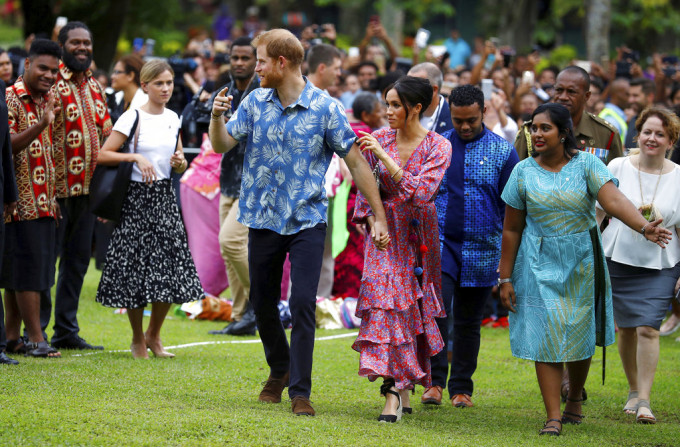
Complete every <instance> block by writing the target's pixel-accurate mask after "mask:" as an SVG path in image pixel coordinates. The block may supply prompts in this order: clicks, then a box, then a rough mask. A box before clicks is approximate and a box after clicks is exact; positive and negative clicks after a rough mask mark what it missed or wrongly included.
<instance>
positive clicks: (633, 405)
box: [597, 107, 680, 424]
mask: <svg viewBox="0 0 680 447" xmlns="http://www.w3.org/2000/svg"><path fill="white" fill-rule="evenodd" d="M635 128H636V129H637V131H638V143H639V146H640V150H639V152H638V151H632V152H631V154H632V155H629V156H628V157H623V158H616V159H614V160H612V162H611V163H610V164H609V166H608V167H609V170H610V171H611V172H612V174H613V175H614V176H615V177H617V178H618V179H619V182H620V186H619V189H620V190H621V192H622V193H623V194H624V195H625V196H626V197H628V199H630V200H631V201H632V202H633V203H634V204H635V205H636V206H637V207H638V209H639V211H640V212H641V213H642V215H643V216H644V217H645V218H646V219H647V220H648V221H650V222H651V221H654V220H657V219H663V223H662V224H661V226H664V227H666V228H667V229H669V230H671V232H673V233H674V234H673V239H672V240H671V241H670V242H669V243H668V245H667V246H666V248H665V249H662V248H661V247H659V246H656V245H652V244H649V243H647V241H646V240H645V238H644V237H643V236H642V235H640V234H637V233H635V232H634V231H632V230H630V229H628V228H627V227H626V226H625V225H624V224H623V223H621V222H620V221H619V220H618V219H612V221H611V223H610V225H609V226H608V227H607V229H606V230H605V231H604V233H603V234H602V242H603V246H604V251H605V256H606V257H607V265H608V267H609V274H610V277H611V282H612V293H613V298H614V317H615V319H616V323H617V324H618V327H619V341H618V347H619V355H620V356H621V363H622V364H623V369H624V371H625V373H626V378H627V379H628V386H629V391H628V400H627V402H626V404H625V406H624V411H625V412H626V413H628V414H635V415H636V420H637V421H638V422H642V423H652V424H653V423H655V422H656V418H655V417H654V415H653V414H652V411H651V407H650V404H649V395H650V391H651V388H652V383H653V382H654V373H655V371H656V367H657V363H658V361H659V327H660V326H661V321H662V320H663V318H664V316H665V314H666V311H667V310H668V306H669V304H670V301H671V299H672V298H673V296H674V295H675V293H677V292H678V288H679V287H680V280H679V279H678V277H679V276H680V237H679V234H678V228H679V227H680V193H678V191H679V188H680V167H678V165H676V164H674V163H673V162H671V161H670V160H667V156H668V155H669V153H670V151H671V150H672V148H673V144H674V143H675V142H676V141H677V140H678V136H679V135H680V121H679V120H678V118H677V117H676V116H675V115H674V114H673V113H672V112H670V111H669V110H667V109H665V108H662V107H650V108H647V109H645V110H644V111H642V113H640V116H639V118H638V119H637V122H636V123H635ZM597 211H598V218H600V219H602V218H603V217H604V212H603V211H602V210H601V209H599V208H598V210H597Z"/></svg>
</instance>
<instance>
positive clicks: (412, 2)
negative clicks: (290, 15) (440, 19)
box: [314, 0, 455, 33]
mask: <svg viewBox="0 0 680 447" xmlns="http://www.w3.org/2000/svg"><path fill="white" fill-rule="evenodd" d="M314 2H315V3H316V5H318V6H329V5H334V4H336V5H339V6H340V7H351V8H362V9H363V10H364V11H366V10H370V9H371V8H375V10H376V11H377V12H379V13H380V12H382V9H384V8H385V6H384V5H385V4H387V3H389V8H393V9H397V10H402V11H403V13H404V15H405V21H404V23H405V25H404V26H405V27H406V28H407V29H405V30H403V31H404V32H405V33H414V32H415V31H416V30H417V29H418V28H420V27H421V26H422V25H423V24H424V23H425V21H427V20H428V19H430V18H432V17H434V16H436V15H445V16H452V15H453V14H454V13H455V8H454V7H453V6H452V5H451V3H450V2H448V1H446V0H392V1H390V2H380V1H368V0H314Z"/></svg>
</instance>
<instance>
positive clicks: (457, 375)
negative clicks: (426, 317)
mask: <svg viewBox="0 0 680 447" xmlns="http://www.w3.org/2000/svg"><path fill="white" fill-rule="evenodd" d="M491 289H492V287H460V283H458V282H457V281H455V280H454V279H453V278H452V277H451V276H450V275H447V274H446V273H444V272H442V298H443V300H444V309H445V310H446V315H447V316H448V318H452V319H453V332H452V334H453V355H452V360H451V376H450V377H449V381H448V384H447V383H446V377H447V375H448V372H449V364H448V360H447V355H446V349H442V351H441V352H439V353H438V354H437V355H435V356H434V357H432V358H431V364H432V385H439V386H441V387H442V388H444V387H447V388H448V390H449V396H450V397H453V396H454V395H455V394H468V395H470V396H472V392H473V391H474V384H473V382H472V375H473V374H474V373H475V370H476V369H477V356H478V355H479V341H480V325H481V323H482V317H483V315H484V306H485V304H486V302H487V300H488V299H489V295H491ZM448 318H437V326H439V332H440V333H441V335H442V339H443V340H444V346H447V345H448V339H449V333H448ZM447 385H448V386H447Z"/></svg>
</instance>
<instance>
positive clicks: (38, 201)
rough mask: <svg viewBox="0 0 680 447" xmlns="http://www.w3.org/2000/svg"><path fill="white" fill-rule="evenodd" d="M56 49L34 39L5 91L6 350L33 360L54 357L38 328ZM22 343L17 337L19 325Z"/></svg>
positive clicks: (51, 217) (49, 243) (48, 283)
mask: <svg viewBox="0 0 680 447" xmlns="http://www.w3.org/2000/svg"><path fill="white" fill-rule="evenodd" d="M60 54H61V51H60V49H59V45H57V44H56V43H54V42H52V41H50V40H47V39H36V40H35V41H34V42H33V44H32V45H31V49H30V50H29V54H28V59H26V61H25V73H24V76H23V77H22V76H19V78H18V79H17V80H16V82H15V83H14V85H13V86H11V87H9V88H7V94H6V100H7V112H8V122H9V128H10V134H11V142H12V154H13V161H14V172H15V176H16V183H17V190H18V198H19V200H18V202H17V207H16V210H15V211H14V213H12V215H9V214H8V215H7V216H5V222H7V227H6V233H5V241H4V242H5V252H4V255H3V262H2V275H1V276H0V287H4V288H5V304H6V308H7V309H6V312H7V315H6V317H7V318H6V321H7V325H6V332H7V339H8V340H7V351H8V352H9V353H19V352H27V353H28V354H29V355H32V356H34V357H59V356H60V353H59V352H58V351H57V350H56V349H54V348H52V347H50V346H49V344H48V343H47V341H46V340H45V338H44V337H43V333H42V330H41V327H40V297H41V294H45V295H47V296H49V289H50V288H51V287H52V285H53V284H54V262H55V240H56V219H57V218H58V215H59V211H58V207H57V204H56V198H55V193H54V185H55V176H54V162H53V161H52V136H51V128H52V127H51V124H52V122H53V121H54V117H55V114H56V113H58V111H59V105H58V101H57V100H56V98H55V97H54V95H53V94H51V93H49V92H50V88H51V87H52V85H53V84H54V82H55V80H56V77H57V71H58V67H59V56H60ZM22 321H23V322H24V325H25V326H26V332H27V333H28V340H29V341H28V342H24V341H22V340H21V338H20V329H21V322H22Z"/></svg>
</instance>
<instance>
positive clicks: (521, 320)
mask: <svg viewBox="0 0 680 447" xmlns="http://www.w3.org/2000/svg"><path fill="white" fill-rule="evenodd" d="M530 129H531V138H532V142H533V146H534V148H535V149H536V150H535V152H534V153H533V154H532V155H534V156H533V157H531V158H528V159H526V160H524V161H522V162H521V163H519V164H518V165H517V166H516V167H515V169H514V171H513V172H512V174H511V176H510V179H509V180H508V183H507V185H506V186H505V190H504V191H503V194H502V198H503V200H504V201H505V203H506V204H507V206H506V212H505V224H504V228H503V242H502V251H501V263H500V278H499V280H498V282H499V284H500V294H501V300H502V302H503V304H504V305H505V306H506V307H507V308H508V309H509V310H510V311H512V314H511V315H510V346H511V349H512V354H513V356H515V357H519V358H523V359H527V360H533V361H534V362H535V364H536V375H537V378H538V384H539V387H540V389H541V394H542V396H543V402H544V404H545V408H546V412H547V421H546V423H545V425H544V427H543V429H542V430H541V431H540V432H539V433H540V434H548V435H559V434H560V433H561V431H562V423H571V424H580V423H581V419H582V418H583V415H581V391H582V389H583V385H584V383H585V381H586V378H587V376H588V370H589V368H590V360H591V357H592V356H593V354H594V352H595V345H596V344H597V345H599V346H607V345H610V344H612V343H614V319H613V314H612V298H611V287H610V284H609V275H608V273H607V267H606V264H605V261H604V253H603V251H602V246H601V242H600V233H599V230H598V228H597V223H596V220H595V201H596V200H597V201H599V202H600V204H601V205H602V207H603V208H604V209H605V210H606V211H607V213H609V214H610V215H614V216H616V217H617V218H618V219H619V220H621V221H622V222H624V223H625V224H626V225H628V226H629V227H630V228H632V229H634V230H635V231H638V232H641V233H642V234H644V236H645V237H646V238H647V239H648V240H650V241H652V242H655V243H657V244H659V245H661V246H662V247H663V246H664V245H665V244H666V242H668V240H669V239H670V234H671V233H670V232H669V231H668V230H665V229H663V228H659V227H658V225H659V223H660V222H661V220H656V221H654V222H648V221H647V220H645V218H644V217H642V215H641V214H640V213H639V212H638V211H637V209H636V208H635V206H634V205H633V204H632V203H631V202H630V201H629V200H628V199H627V198H626V197H625V196H624V195H623V194H621V193H620V192H619V190H618V188H617V183H618V181H617V180H616V179H615V178H614V177H613V176H612V175H611V173H610V172H609V170H608V169H607V167H606V166H605V165H604V164H603V163H602V162H601V161H600V160H599V159H598V158H597V157H595V156H593V155H591V154H588V153H585V152H580V151H578V150H577V149H576V140H575V138H574V133H573V126H572V122H571V117H570V115H569V111H568V110H567V109H566V108H565V107H564V106H562V105H559V104H552V103H551V104H544V105H542V106H540V107H538V108H537V109H536V110H535V111H534V113H533V116H532V124H531V128H530ZM562 362H566V364H567V369H568V370H569V377H570V380H571V387H570V389H569V395H568V396H567V403H566V406H565V409H564V413H562V415H560V384H561V381H562Z"/></svg>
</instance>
